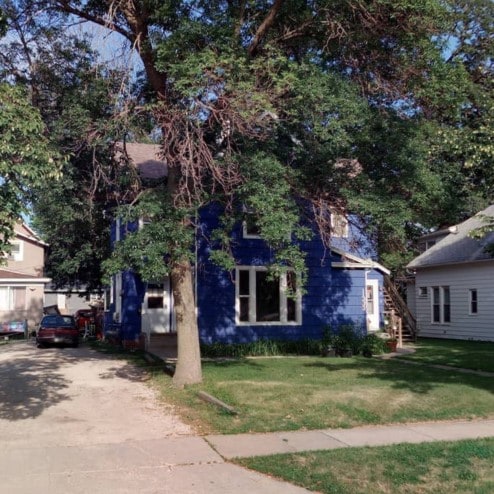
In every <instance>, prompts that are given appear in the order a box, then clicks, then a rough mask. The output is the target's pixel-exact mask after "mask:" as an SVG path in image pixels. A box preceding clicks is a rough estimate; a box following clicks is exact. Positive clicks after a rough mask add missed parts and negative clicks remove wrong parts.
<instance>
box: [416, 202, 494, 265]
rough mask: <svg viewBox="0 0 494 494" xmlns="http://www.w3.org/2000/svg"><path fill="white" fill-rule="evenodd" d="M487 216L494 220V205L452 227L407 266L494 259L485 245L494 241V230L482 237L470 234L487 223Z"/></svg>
mask: <svg viewBox="0 0 494 494" xmlns="http://www.w3.org/2000/svg"><path fill="white" fill-rule="evenodd" d="M486 217H491V218H492V219H493V220H494V205H492V206H489V207H488V208H486V209H484V210H483V211H480V212H479V213H477V214H476V215H475V216H472V217H471V218H469V219H468V220H466V221H464V222H463V223H459V224H458V225H456V227H454V228H451V229H450V231H452V233H450V234H449V235H447V236H446V237H444V238H443V239H441V240H440V241H439V242H437V244H435V245H434V246H433V247H431V248H430V249H428V250H426V251H425V252H423V253H422V254H420V255H419V256H417V257H416V258H415V259H414V260H413V261H411V262H410V263H409V264H408V266H407V268H409V269H415V268H422V267H429V266H438V265H444V264H454V263H460V262H474V261H485V260H489V259H492V256H491V255H490V254H489V253H487V252H486V251H485V247H486V246H487V245H488V244H491V243H494V231H493V232H490V233H487V234H486V235H485V236H484V237H483V238H481V239H475V238H472V237H470V236H469V234H470V233H471V232H472V231H473V230H475V229H477V228H479V227H482V226H484V225H485V224H486V223H485V221H486Z"/></svg>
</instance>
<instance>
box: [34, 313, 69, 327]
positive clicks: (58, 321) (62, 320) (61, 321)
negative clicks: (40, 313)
mask: <svg viewBox="0 0 494 494" xmlns="http://www.w3.org/2000/svg"><path fill="white" fill-rule="evenodd" d="M41 326H44V327H48V328H55V327H60V326H66V327H73V326H74V320H73V319H72V317H70V316H58V315H54V316H46V317H44V318H43V320H42V321H41Z"/></svg>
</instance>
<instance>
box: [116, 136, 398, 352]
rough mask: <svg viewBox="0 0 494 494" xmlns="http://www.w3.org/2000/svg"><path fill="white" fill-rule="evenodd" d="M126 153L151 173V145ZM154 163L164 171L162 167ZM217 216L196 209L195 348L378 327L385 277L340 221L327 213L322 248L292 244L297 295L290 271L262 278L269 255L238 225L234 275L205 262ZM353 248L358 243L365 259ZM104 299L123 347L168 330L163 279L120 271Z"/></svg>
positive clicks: (316, 243) (119, 233)
mask: <svg viewBox="0 0 494 494" xmlns="http://www.w3.org/2000/svg"><path fill="white" fill-rule="evenodd" d="M127 152H128V154H129V156H130V157H131V158H132V160H133V161H134V163H135V165H136V166H137V168H138V169H139V170H140V172H141V174H142V173H147V172H145V171H144V170H145V167H143V166H142V165H143V163H145V164H146V166H147V170H151V169H152V170H154V172H156V170H158V169H159V159H158V158H157V156H158V147H157V146H149V145H142V144H137V145H136V144H134V145H130V144H128V145H127ZM143 158H145V159H143ZM161 165H162V167H164V168H162V171H163V173H164V170H165V169H166V166H165V165H164V163H161ZM220 212H221V210H220V209H219V208H218V207H216V206H214V205H213V206H210V207H208V208H204V209H203V210H202V211H201V213H200V218H199V224H198V226H197V232H196V233H197V234H196V252H197V260H196V265H195V269H194V274H195V276H194V288H195V296H196V307H195V309H196V311H197V318H198V325H199V333H200V339H201V342H202V343H213V342H223V343H239V342H250V341H255V340H259V339H286V340H300V339H306V338H314V339H320V338H321V336H322V332H323V329H324V328H325V327H327V326H328V325H329V326H331V327H332V328H334V329H337V328H338V327H340V326H342V325H347V324H352V325H354V326H355V327H358V328H362V329H364V330H365V331H368V332H370V331H377V330H379V329H380V327H381V326H382V322H383V310H384V307H383V305H384V302H383V298H384V297H383V276H384V275H385V274H389V271H388V270H387V269H386V268H385V267H383V266H381V265H380V264H378V263H377V262H375V261H374V260H372V259H371V258H370V257H369V256H368V254H369V252H371V250H370V248H369V245H368V244H367V245H364V246H363V247H362V244H365V242H362V240H363V239H362V237H361V236H360V238H359V239H358V240H359V241H358V242H355V238H356V236H357V235H359V234H358V233H357V230H355V229H353V228H352V226H351V225H350V223H349V222H348V220H347V218H345V217H343V216H342V215H340V214H335V215H334V218H333V221H332V223H333V225H334V228H333V232H332V238H333V244H334V246H332V247H331V248H330V249H327V248H325V246H324V245H323V242H322V240H321V239H320V238H319V236H317V235H314V237H313V238H312V240H310V241H304V242H302V243H301V244H300V246H301V248H302V249H303V250H304V252H306V254H307V257H306V264H307V267H308V276H307V280H306V285H305V287H304V290H302V289H301V287H300V286H299V285H300V283H299V280H298V279H297V273H295V272H290V271H288V272H287V273H285V274H282V275H280V277H279V278H275V279H273V278H272V277H270V276H268V272H267V266H269V264H271V263H272V262H273V253H272V251H271V250H270V249H269V248H268V247H267V246H266V244H265V243H264V241H263V240H262V239H261V238H260V237H259V236H258V235H257V232H256V231H255V230H254V229H251V228H250V227H249V226H248V225H247V224H246V223H243V224H238V225H237V227H236V228H235V229H234V231H233V237H234V238H233V240H234V242H232V245H233V255H234V258H235V259H236V262H237V265H236V267H235V269H234V270H233V271H225V270H224V269H222V268H220V267H218V266H217V265H215V264H214V263H213V262H211V260H210V258H209V252H210V249H211V243H210V242H209V238H210V234H211V232H212V231H213V230H214V228H215V227H216V226H217V224H218V218H219V213H220ZM136 228H139V225H137V224H135V225H128V224H127V225H122V224H121V222H119V221H118V220H117V221H116V222H115V224H114V226H113V231H112V238H113V240H114V241H119V240H121V239H122V238H123V237H124V235H125V234H126V232H129V231H135V229H136ZM354 245H360V246H361V247H360V250H362V251H363V252H365V255H360V252H357V251H355V247H353V248H352V247H351V246H354ZM289 293H290V294H291V295H289ZM293 294H294V295H293ZM110 297H111V299H110V306H109V309H110V311H109V316H110V318H111V320H112V323H113V327H117V328H118V329H119V331H120V337H121V339H122V340H123V341H124V342H138V341H141V342H149V341H150V338H151V336H153V335H157V334H164V333H173V332H174V331H175V330H176V328H175V322H174V315H173V297H172V294H171V286H170V280H169V279H168V278H165V279H160V280H154V281H153V282H152V283H149V282H148V283H145V282H143V281H142V280H141V279H140V278H139V276H137V275H136V274H135V273H133V272H132V271H126V272H124V273H121V274H119V275H117V276H115V277H114V280H113V283H112V287H111V296H110Z"/></svg>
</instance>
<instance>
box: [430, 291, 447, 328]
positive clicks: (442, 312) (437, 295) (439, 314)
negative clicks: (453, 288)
mask: <svg viewBox="0 0 494 494" xmlns="http://www.w3.org/2000/svg"><path fill="white" fill-rule="evenodd" d="M431 316H432V317H431V319H432V322H433V323H434V324H445V323H450V322H451V295H450V291H449V286H433V287H432V299H431Z"/></svg>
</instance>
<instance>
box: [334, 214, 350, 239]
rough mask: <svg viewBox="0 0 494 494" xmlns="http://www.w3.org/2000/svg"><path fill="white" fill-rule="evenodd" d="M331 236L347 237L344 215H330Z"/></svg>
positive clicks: (346, 221) (346, 222) (346, 223)
mask: <svg viewBox="0 0 494 494" xmlns="http://www.w3.org/2000/svg"><path fill="white" fill-rule="evenodd" d="M331 235H332V236H333V237H341V238H346V237H348V220H347V218H346V216H345V215H344V214H341V213H335V212H332V213H331Z"/></svg>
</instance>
